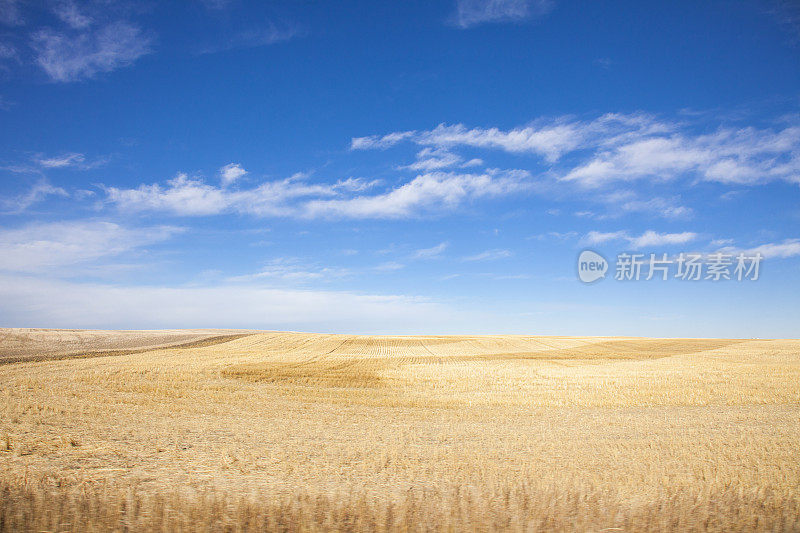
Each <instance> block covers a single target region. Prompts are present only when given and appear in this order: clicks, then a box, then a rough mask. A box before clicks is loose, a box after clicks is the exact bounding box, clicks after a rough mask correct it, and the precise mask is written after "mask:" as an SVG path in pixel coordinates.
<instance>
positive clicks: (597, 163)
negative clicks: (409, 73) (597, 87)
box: [351, 113, 800, 188]
mask: <svg viewBox="0 0 800 533" xmlns="http://www.w3.org/2000/svg"><path fill="white" fill-rule="evenodd" d="M700 130H702V128H700V127H699V125H698V124H692V123H689V122H678V121H669V120H659V119H657V118H656V117H653V116H651V115H647V114H643V113H635V114H627V115H626V114H615V113H610V114H605V115H602V116H600V117H598V118H596V119H593V120H577V119H574V118H572V117H558V118H555V119H551V120H539V121H536V122H535V123H532V124H530V125H528V126H524V127H518V128H513V129H510V130H501V129H498V128H471V129H470V128H467V127H466V126H464V125H462V124H455V125H444V124H442V125H439V126H437V127H436V128H434V129H432V130H427V131H416V130H413V131H404V132H394V133H389V134H387V135H375V136H368V137H357V138H354V139H352V141H351V149H353V150H364V149H374V148H378V149H386V148H388V147H390V146H393V145H395V144H398V143H401V142H413V143H415V144H418V145H421V146H426V147H429V148H431V149H432V150H433V149H447V150H452V149H453V148H455V147H458V146H465V147H471V148H481V149H493V150H502V151H504V152H508V153H512V154H532V155H536V156H539V157H541V158H542V159H543V160H544V162H545V163H548V164H550V165H552V167H551V169H549V173H550V174H551V175H554V176H556V177H557V178H558V179H560V180H561V181H562V182H567V183H569V182H571V183H576V184H579V185H581V186H584V187H590V188H591V187H600V186H603V185H606V184H609V183H613V182H630V181H634V180H640V179H650V180H653V181H669V180H674V179H676V178H679V177H682V176H686V177H689V178H692V179H700V180H703V181H712V182H719V183H725V184H738V185H754V184H759V183H766V182H769V181H774V180H785V181H789V182H792V183H800V124H797V123H795V122H786V123H784V124H777V125H776V126H775V127H773V128H765V129H758V128H754V127H743V128H742V127H732V126H719V127H718V128H717V129H715V130H713V131H711V132H707V131H702V132H700ZM566 156H569V157H566ZM450 160H455V159H454V158H453V156H451V157H450ZM434 163H435V161H434Z"/></svg>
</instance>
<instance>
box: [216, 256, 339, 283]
mask: <svg viewBox="0 0 800 533" xmlns="http://www.w3.org/2000/svg"><path fill="white" fill-rule="evenodd" d="M349 274H350V271H349V270H347V269H344V268H333V267H318V266H313V265H312V266H309V265H303V264H301V263H300V262H298V261H297V260H295V259H291V258H278V259H273V260H272V261H270V262H269V263H267V264H266V265H265V267H264V268H263V269H261V270H260V271H259V272H257V273H255V274H248V275H244V276H235V277H232V278H229V281H255V280H276V281H281V282H295V283H305V282H309V281H319V280H330V279H334V278H342V277H345V276H348V275H349Z"/></svg>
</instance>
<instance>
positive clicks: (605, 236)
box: [582, 230, 698, 250]
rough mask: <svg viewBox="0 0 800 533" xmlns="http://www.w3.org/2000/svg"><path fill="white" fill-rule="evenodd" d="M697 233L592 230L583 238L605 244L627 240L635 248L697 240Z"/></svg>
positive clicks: (588, 241) (590, 242) (589, 242)
mask: <svg viewBox="0 0 800 533" xmlns="http://www.w3.org/2000/svg"><path fill="white" fill-rule="evenodd" d="M697 237H698V235H697V233H694V232H691V231H684V232H681V233H659V232H656V231H653V230H647V231H645V232H644V233H642V234H641V235H630V234H629V233H628V232H627V231H615V232H608V233H604V232H599V231H590V232H589V233H587V234H586V236H585V237H584V238H583V240H582V242H583V243H584V244H589V245H591V244H604V243H607V242H611V241H620V240H621V241H627V242H628V244H629V245H630V246H631V248H633V249H636V250H638V249H640V248H646V247H649V246H670V245H677V244H686V243H688V242H691V241H694V240H696V239H697Z"/></svg>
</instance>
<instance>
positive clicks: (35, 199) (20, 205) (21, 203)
mask: <svg viewBox="0 0 800 533" xmlns="http://www.w3.org/2000/svg"><path fill="white" fill-rule="evenodd" d="M48 196H61V197H67V196H69V193H67V191H65V190H64V189H62V188H61V187H55V186H53V185H51V184H50V183H49V182H48V181H47V180H45V179H41V180H39V181H38V182H36V183H35V184H34V185H33V186H32V187H31V188H30V190H29V191H28V192H26V193H23V194H21V195H19V196H15V197H12V198H0V205H2V206H3V209H4V211H5V213H6V214H12V213H22V212H23V211H25V210H26V209H28V208H29V207H31V206H32V205H34V204H37V203H39V202H41V201H43V200H44V199H45V198H47V197H48Z"/></svg>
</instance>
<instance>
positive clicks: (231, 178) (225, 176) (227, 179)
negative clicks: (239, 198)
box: [219, 163, 247, 186]
mask: <svg viewBox="0 0 800 533" xmlns="http://www.w3.org/2000/svg"><path fill="white" fill-rule="evenodd" d="M245 174H247V171H246V170H245V169H243V168H242V166H241V165H240V164H239V163H229V164H227V165H225V166H224V167H222V168H220V169H219V178H220V180H221V181H222V185H223V186H228V185H230V184H231V183H233V182H235V181H236V180H238V179H239V178H241V177H242V176H244V175H245Z"/></svg>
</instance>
